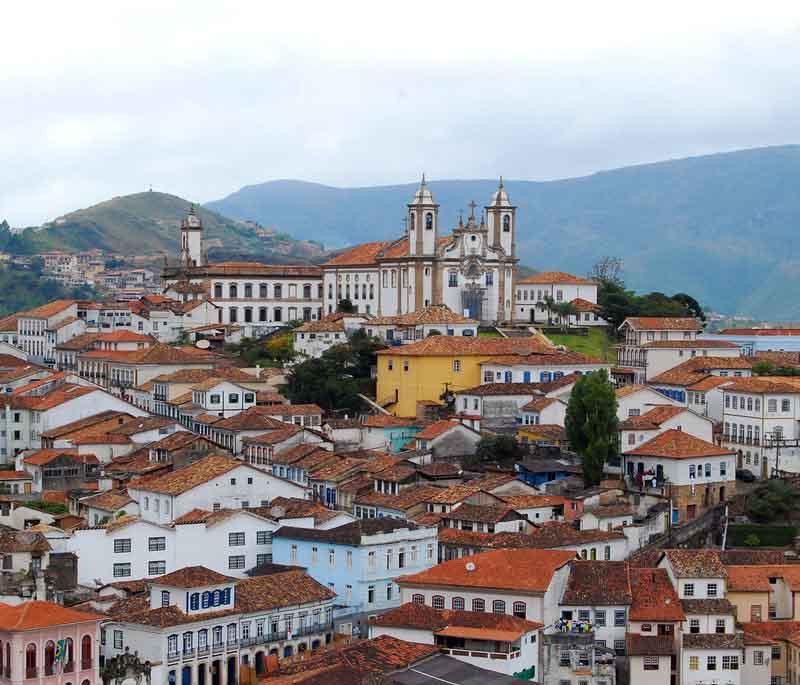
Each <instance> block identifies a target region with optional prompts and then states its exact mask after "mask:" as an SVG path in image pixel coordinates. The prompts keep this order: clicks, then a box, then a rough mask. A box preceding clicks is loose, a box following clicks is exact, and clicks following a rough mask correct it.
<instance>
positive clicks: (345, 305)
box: [336, 298, 358, 314]
mask: <svg viewBox="0 0 800 685" xmlns="http://www.w3.org/2000/svg"><path fill="white" fill-rule="evenodd" d="M336 311H337V312H343V313H345V314H355V313H356V312H357V311H358V310H357V309H356V306H355V305H354V304H353V303H352V302H351V301H350V300H348V299H346V298H344V299H341V300H339V304H338V305H337V306H336Z"/></svg>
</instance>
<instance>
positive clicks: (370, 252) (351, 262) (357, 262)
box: [323, 240, 391, 266]
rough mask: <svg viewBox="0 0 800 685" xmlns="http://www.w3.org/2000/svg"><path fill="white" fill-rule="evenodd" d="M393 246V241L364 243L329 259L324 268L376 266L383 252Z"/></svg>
mask: <svg viewBox="0 0 800 685" xmlns="http://www.w3.org/2000/svg"><path fill="white" fill-rule="evenodd" d="M389 245H391V241H388V240H382V241H378V242H374V243H362V244H361V245H356V247H353V248H350V249H349V250H345V251H344V252H342V253H341V254H338V255H336V256H335V257H333V259H329V260H328V261H327V262H325V264H324V265H323V266H363V265H368V264H376V263H377V258H378V254H379V253H380V252H381V250H383V249H385V248H387V247H388V246H389Z"/></svg>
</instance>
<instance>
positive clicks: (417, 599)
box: [411, 595, 425, 604]
mask: <svg viewBox="0 0 800 685" xmlns="http://www.w3.org/2000/svg"><path fill="white" fill-rule="evenodd" d="M411 601H412V602H414V604H425V595H411Z"/></svg>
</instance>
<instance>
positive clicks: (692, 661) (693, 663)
mask: <svg viewBox="0 0 800 685" xmlns="http://www.w3.org/2000/svg"><path fill="white" fill-rule="evenodd" d="M689 670H690V671H699V670H700V657H699V656H690V657H689Z"/></svg>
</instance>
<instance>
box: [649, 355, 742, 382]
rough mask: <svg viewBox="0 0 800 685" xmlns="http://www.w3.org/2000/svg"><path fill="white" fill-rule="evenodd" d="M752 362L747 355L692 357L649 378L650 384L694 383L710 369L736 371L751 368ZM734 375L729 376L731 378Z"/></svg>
mask: <svg viewBox="0 0 800 685" xmlns="http://www.w3.org/2000/svg"><path fill="white" fill-rule="evenodd" d="M752 367H753V362H752V361H750V360H749V359H748V358H747V357H692V358H691V359H687V360H686V361H685V362H682V363H681V364H678V365H677V366H674V367H673V368H671V369H669V370H668V371H664V373H660V374H658V375H657V376H655V377H653V378H651V379H650V381H648V382H649V384H650V385H651V386H652V385H679V386H688V385H694V384H695V383H697V382H698V381H701V380H703V379H704V378H705V377H706V376H711V375H714V374H712V373H711V372H712V371H720V370H721V371H738V370H747V369H752ZM734 378H735V377H731V380H733V379H734Z"/></svg>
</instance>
